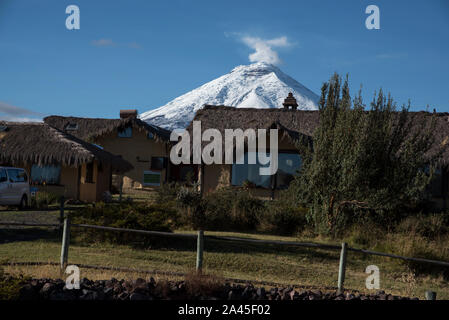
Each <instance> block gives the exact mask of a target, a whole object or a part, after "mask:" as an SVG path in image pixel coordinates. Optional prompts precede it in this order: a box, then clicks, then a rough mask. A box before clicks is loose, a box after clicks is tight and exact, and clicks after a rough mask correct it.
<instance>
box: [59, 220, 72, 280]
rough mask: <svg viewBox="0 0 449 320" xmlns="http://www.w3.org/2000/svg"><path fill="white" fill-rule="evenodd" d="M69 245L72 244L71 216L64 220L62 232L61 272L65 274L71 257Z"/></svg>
mask: <svg viewBox="0 0 449 320" xmlns="http://www.w3.org/2000/svg"><path fill="white" fill-rule="evenodd" d="M69 244H70V216H69V215H67V216H66V217H65V219H64V229H63V232H62V247H61V272H64V269H65V267H66V266H67V260H68V256H69Z"/></svg>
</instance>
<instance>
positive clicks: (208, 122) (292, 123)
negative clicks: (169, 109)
mask: <svg viewBox="0 0 449 320" xmlns="http://www.w3.org/2000/svg"><path fill="white" fill-rule="evenodd" d="M193 121H201V131H202V132H203V131H204V130H206V129H218V130H219V131H220V132H221V134H222V135H223V139H224V130H225V129H242V130H243V131H245V130H246V129H275V128H276V129H279V131H280V133H281V135H284V136H285V137H287V138H288V139H289V140H290V141H292V142H296V141H298V139H299V137H300V136H308V137H311V136H312V135H313V131H314V130H315V128H316V127H317V125H318V122H319V114H318V112H316V111H299V110H292V109H256V108H235V107H227V106H211V105H206V106H205V107H204V108H203V109H200V110H198V111H197V113H196V114H195V117H194V118H193V120H192V122H191V123H190V124H189V126H188V127H187V130H188V131H189V132H190V133H192V130H193V127H192V126H193ZM206 144H208V142H203V146H204V145H206ZM224 151H225V150H224V148H223V152H224Z"/></svg>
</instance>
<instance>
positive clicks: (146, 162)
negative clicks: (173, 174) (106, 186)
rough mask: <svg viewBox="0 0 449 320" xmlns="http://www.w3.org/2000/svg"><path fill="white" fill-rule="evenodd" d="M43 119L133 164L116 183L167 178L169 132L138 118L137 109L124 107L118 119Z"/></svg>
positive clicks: (145, 182) (150, 183) (152, 182)
mask: <svg viewBox="0 0 449 320" xmlns="http://www.w3.org/2000/svg"><path fill="white" fill-rule="evenodd" d="M44 122H45V123H47V124H48V125H50V126H52V127H54V128H57V129H58V130H61V131H63V132H67V133H70V134H71V135H73V136H76V137H78V138H80V139H82V140H85V141H89V142H91V143H95V144H97V145H100V146H101V147H103V148H104V150H106V151H109V152H110V153H112V154H115V155H121V156H122V157H123V159H125V160H127V161H128V162H129V163H131V164H132V165H133V167H134V168H133V169H132V170H130V171H128V172H127V173H126V174H125V175H124V176H123V177H120V176H114V183H113V184H114V186H115V187H117V188H120V185H121V184H122V185H123V188H124V189H130V188H142V187H154V186H159V185H161V184H163V183H164V182H165V181H167V180H168V175H169V172H168V169H169V161H168V155H169V150H170V146H171V143H170V131H169V130H165V129H163V128H160V127H157V126H154V125H150V124H148V123H146V122H145V121H142V120H140V119H138V118H137V110H134V109H131V110H121V111H120V118H118V119H102V118H79V117H61V116H49V117H46V118H44Z"/></svg>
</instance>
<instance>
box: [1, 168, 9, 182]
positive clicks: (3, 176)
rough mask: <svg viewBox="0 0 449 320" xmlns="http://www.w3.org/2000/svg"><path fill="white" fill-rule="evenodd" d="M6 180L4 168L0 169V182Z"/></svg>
mask: <svg viewBox="0 0 449 320" xmlns="http://www.w3.org/2000/svg"><path fill="white" fill-rule="evenodd" d="M5 181H8V176H7V175H6V170H5V169H0V183H1V182H5Z"/></svg>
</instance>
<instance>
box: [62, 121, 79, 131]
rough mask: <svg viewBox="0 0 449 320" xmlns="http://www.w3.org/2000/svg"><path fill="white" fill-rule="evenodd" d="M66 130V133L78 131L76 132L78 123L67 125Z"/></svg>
mask: <svg viewBox="0 0 449 320" xmlns="http://www.w3.org/2000/svg"><path fill="white" fill-rule="evenodd" d="M65 130H66V131H76V130H78V123H74V122H72V123H69V124H68V125H66V127H65Z"/></svg>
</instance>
